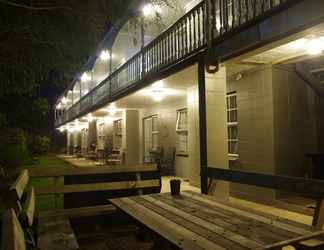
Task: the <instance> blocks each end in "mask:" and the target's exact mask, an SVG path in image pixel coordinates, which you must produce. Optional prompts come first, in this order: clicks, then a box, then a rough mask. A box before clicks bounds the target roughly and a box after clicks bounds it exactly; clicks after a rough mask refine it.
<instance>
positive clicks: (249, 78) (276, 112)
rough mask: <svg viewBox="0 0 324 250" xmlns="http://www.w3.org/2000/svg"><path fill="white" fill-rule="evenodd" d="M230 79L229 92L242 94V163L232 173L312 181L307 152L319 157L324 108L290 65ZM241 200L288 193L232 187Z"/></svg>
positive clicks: (239, 99) (234, 164)
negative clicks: (283, 176)
mask: <svg viewBox="0 0 324 250" xmlns="http://www.w3.org/2000/svg"><path fill="white" fill-rule="evenodd" d="M241 74H242V78H241V79H240V80H235V78H236V76H235V75H234V76H232V77H229V78H228V92H231V91H236V92H237V106H238V129H239V130H238V131H239V150H238V151H239V158H238V159H237V160H236V161H231V162H230V167H231V168H232V169H237V170H244V171H251V172H261V173H268V174H278V175H289V176H299V177H305V176H307V172H308V170H309V167H310V166H309V159H307V157H306V156H305V155H306V154H307V153H312V152H320V151H321V149H323V147H322V146H321V145H320V144H321V143H320V141H321V139H320V138H323V133H322V132H321V131H322V130H321V129H320V128H323V118H321V114H323V108H322V107H323V105H322V104H323V103H322V101H321V99H320V98H319V96H317V95H316V93H315V92H314V91H313V89H311V88H310V87H309V85H308V84H307V83H306V82H304V81H303V80H302V79H301V78H300V77H299V76H298V75H297V74H296V73H295V72H294V70H293V68H290V67H288V66H285V67H283V66H270V65H269V66H262V67H257V68H254V69H252V70H249V71H245V72H243V73H241ZM231 194H232V195H234V196H238V197H244V198H251V199H258V200H260V199H261V200H273V199H275V198H276V197H279V196H281V195H283V194H284V193H282V192H280V191H276V190H270V189H264V188H257V187H253V186H247V185H240V184H235V183H232V184H231Z"/></svg>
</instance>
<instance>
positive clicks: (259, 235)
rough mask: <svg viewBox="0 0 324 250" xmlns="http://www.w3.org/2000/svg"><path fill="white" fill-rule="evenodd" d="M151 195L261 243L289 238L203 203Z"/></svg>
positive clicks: (254, 222) (258, 223)
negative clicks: (226, 214)
mask: <svg viewBox="0 0 324 250" xmlns="http://www.w3.org/2000/svg"><path fill="white" fill-rule="evenodd" d="M153 197H156V198H157V199H159V200H161V201H163V202H165V203H166V204H169V205H172V206H174V207H176V208H178V209H180V210H183V211H185V212H188V213H191V214H193V215H195V216H197V217H199V218H201V219H203V220H206V221H208V222H211V223H215V224H217V225H220V226H222V227H224V228H225V229H226V230H229V231H232V232H236V233H239V234H241V235H243V236H245V237H247V238H250V239H253V240H255V241H256V242H259V243H262V244H271V243H275V242H278V241H283V240H286V239H288V238H289V236H288V235H287V234H285V235H282V234H278V233H276V231H275V228H270V229H269V225H266V224H263V223H260V222H256V221H254V220H250V219H248V220H242V219H238V218H236V217H235V216H223V215H222V214H220V213H219V212H217V211H215V210H213V209H211V208H209V207H206V205H205V204H204V206H199V205H197V204H195V203H194V202H191V201H188V200H187V199H180V198H172V197H170V196H167V195H163V194H159V195H154V196H153ZM179 199H180V200H179ZM294 236H296V235H295V234H294V235H290V237H294Z"/></svg>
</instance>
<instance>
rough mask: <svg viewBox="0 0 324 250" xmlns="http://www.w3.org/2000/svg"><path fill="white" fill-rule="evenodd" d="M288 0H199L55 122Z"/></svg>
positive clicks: (72, 116) (201, 48) (201, 49)
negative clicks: (199, 1)
mask: <svg viewBox="0 0 324 250" xmlns="http://www.w3.org/2000/svg"><path fill="white" fill-rule="evenodd" d="M288 2H290V3H291V2H292V3H293V2H298V0H205V1H202V2H201V3H199V4H198V5H197V6H196V7H194V8H193V9H192V10H190V11H189V12H188V13H186V14H185V15H184V16H183V17H181V18H180V19H179V20H178V21H177V22H176V23H175V24H173V25H172V26H171V27H169V28H168V29H167V30H166V31H164V32H163V33H162V34H160V35H159V36H158V37H156V38H155V39H154V40H153V41H152V42H150V43H149V44H148V45H146V46H145V47H144V48H143V49H142V50H141V51H139V52H138V53H137V54H135V55H134V56H133V57H132V58H130V59H129V60H128V61H127V62H126V63H124V64H123V65H121V66H120V67H119V68H118V69H117V70H116V71H114V72H113V73H112V74H110V75H109V76H108V77H107V78H106V79H105V80H104V81H102V82H101V83H100V84H99V85H98V86H96V87H95V88H94V89H93V90H92V91H90V92H89V93H88V94H87V95H85V96H83V97H82V98H81V99H80V101H79V102H78V103H76V104H74V105H73V106H72V107H71V108H70V109H69V110H68V111H67V112H66V113H65V114H66V115H64V116H63V117H61V118H60V119H57V120H56V126H59V125H61V124H64V123H66V122H68V121H69V120H73V119H75V118H77V117H78V116H79V115H82V114H84V113H86V112H87V111H90V109H91V108H92V107H94V106H96V105H98V104H100V103H101V102H103V101H104V102H109V99H110V98H111V97H113V96H116V95H117V94H118V93H119V92H121V91H123V90H125V89H127V88H128V87H129V86H131V85H133V84H136V83H137V82H139V81H142V80H143V79H144V78H145V76H147V75H148V74H154V73H157V72H159V71H161V70H162V69H163V68H165V67H169V66H171V65H173V64H176V63H177V62H179V61H181V60H184V59H185V58H187V57H189V56H191V55H192V54H194V53H201V52H204V51H205V48H206V47H207V43H212V42H215V41H217V40H218V39H220V38H224V37H226V35H227V34H229V33H233V32H235V30H236V29H239V28H242V27H244V26H245V25H248V24H249V23H252V22H255V21H257V20H258V19H260V18H262V17H266V16H267V14H269V13H270V14H271V12H273V11H275V10H277V9H278V10H280V8H281V7H282V6H283V5H284V4H286V3H288Z"/></svg>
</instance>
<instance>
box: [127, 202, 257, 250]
mask: <svg viewBox="0 0 324 250" xmlns="http://www.w3.org/2000/svg"><path fill="white" fill-rule="evenodd" d="M147 198H148V196H142V197H138V196H137V197H131V199H132V200H133V201H136V202H137V203H139V204H141V205H143V206H145V207H147V208H148V209H150V210H152V211H154V212H155V213H157V214H159V215H161V216H163V217H165V218H167V219H169V220H171V221H173V222H175V223H176V224H178V225H179V226H181V227H183V228H186V229H189V230H191V231H192V232H193V233H195V234H197V235H200V236H201V237H204V238H206V239H208V240H210V241H213V242H214V244H215V245H217V246H220V247H223V248H225V249H238V250H243V249H249V248H248V247H246V246H244V243H243V244H241V243H240V241H239V239H236V241H233V240H230V239H228V238H227V237H226V234H227V232H226V231H225V230H223V229H221V228H220V227H217V229H216V230H215V229H214V228H213V227H212V228H208V227H206V226H204V225H202V224H201V223H200V224H199V223H197V221H194V220H190V219H188V217H190V215H188V214H187V216H186V215H184V216H183V215H182V216H180V215H179V214H181V211H178V212H177V211H176V212H175V211H171V210H172V209H171V210H169V209H168V208H166V207H165V206H164V205H165V204H163V205H162V206H161V204H157V203H156V202H154V201H151V200H147ZM215 231H216V232H215ZM254 246H256V245H254Z"/></svg>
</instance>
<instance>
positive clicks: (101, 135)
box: [98, 123, 105, 150]
mask: <svg viewBox="0 0 324 250" xmlns="http://www.w3.org/2000/svg"><path fill="white" fill-rule="evenodd" d="M104 147H105V124H104V123H99V124H98V149H99V150H103V149H104Z"/></svg>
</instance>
